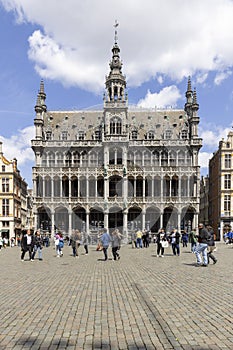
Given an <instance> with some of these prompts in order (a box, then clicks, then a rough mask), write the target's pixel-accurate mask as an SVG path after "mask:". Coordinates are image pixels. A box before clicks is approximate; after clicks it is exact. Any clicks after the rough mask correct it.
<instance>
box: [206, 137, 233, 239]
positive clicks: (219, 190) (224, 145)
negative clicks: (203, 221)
mask: <svg viewBox="0 0 233 350" xmlns="http://www.w3.org/2000/svg"><path fill="white" fill-rule="evenodd" d="M232 157H233V132H232V131H230V132H229V133H228V135H227V138H226V140H224V139H222V140H221V141H220V142H219V148H218V150H217V151H216V152H215V153H214V155H213V157H212V158H211V159H210V161H209V223H210V224H211V226H213V228H214V231H215V232H216V235H217V239H218V240H221V239H222V238H223V234H224V232H225V230H227V229H228V228H233V168H232Z"/></svg>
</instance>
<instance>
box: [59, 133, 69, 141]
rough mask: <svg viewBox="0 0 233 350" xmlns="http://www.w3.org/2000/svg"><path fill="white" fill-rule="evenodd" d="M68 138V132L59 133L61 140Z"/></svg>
mask: <svg viewBox="0 0 233 350" xmlns="http://www.w3.org/2000/svg"><path fill="white" fill-rule="evenodd" d="M67 139H68V132H67V131H62V133H61V140H62V141H67Z"/></svg>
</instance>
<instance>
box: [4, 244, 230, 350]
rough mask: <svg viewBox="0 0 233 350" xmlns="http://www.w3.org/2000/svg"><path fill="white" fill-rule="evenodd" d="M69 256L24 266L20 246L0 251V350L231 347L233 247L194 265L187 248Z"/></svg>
mask: <svg viewBox="0 0 233 350" xmlns="http://www.w3.org/2000/svg"><path fill="white" fill-rule="evenodd" d="M79 251H80V257H79V258H73V256H72V249H71V247H69V246H65V247H64V256H63V257H62V258H57V257H56V254H55V250H54V249H53V246H50V247H49V248H44V249H43V261H39V260H38V259H36V260H35V261H34V262H31V261H29V260H27V259H28V255H27V254H26V257H25V260H26V261H24V262H21V260H20V248H18V247H13V248H6V249H2V251H0V261H1V288H0V300H1V322H0V349H1V350H3V349H12V350H13V349H15V350H16V349H17V350H20V349H32V350H36V349H49V350H53V349H69V350H73V349H87V350H89V349H95V350H97V349H106V350H107V349H111V350H118V349H119V350H123V349H125V350H126V349H130V350H136V349H148V350H153V349H156V350H157V349H158V350H160V349H161V350H162V349H167V350H168V349H176V350H181V349H184V350H191V349H194V350H207V349H209V350H215V349H216V350H217V349H227V350H228V349H233V323H232V306H233V305H232V304H233V302H232V288H233V264H232V261H233V259H232V255H233V246H228V245H225V244H222V243H218V244H217V252H216V253H215V255H216V257H217V259H218V262H217V264H216V265H213V264H212V262H211V263H210V265H209V266H208V267H207V268H197V267H195V261H196V259H195V256H194V255H193V254H191V253H190V247H188V248H181V255H180V256H179V257H178V256H173V255H172V251H171V248H170V247H169V248H166V251H165V257H164V259H161V258H157V257H156V246H155V245H154V244H151V245H150V247H149V248H148V249H145V248H143V249H132V248H131V245H127V246H123V247H122V248H121V250H120V254H121V259H120V260H119V261H113V260H112V259H111V254H110V249H109V260H108V261H106V262H105V261H104V260H103V252H98V251H96V250H95V247H94V246H90V247H89V254H88V255H84V249H83V247H82V246H81V247H80V249H79Z"/></svg>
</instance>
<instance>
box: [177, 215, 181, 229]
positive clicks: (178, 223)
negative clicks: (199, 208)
mask: <svg viewBox="0 0 233 350" xmlns="http://www.w3.org/2000/svg"><path fill="white" fill-rule="evenodd" d="M180 218H181V215H180V212H178V214H177V221H178V222H177V229H178V231H179V232H180Z"/></svg>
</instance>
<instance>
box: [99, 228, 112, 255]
mask: <svg viewBox="0 0 233 350" xmlns="http://www.w3.org/2000/svg"><path fill="white" fill-rule="evenodd" d="M100 241H101V244H102V246H103V252H104V260H105V261H106V260H108V247H109V244H110V242H111V236H110V234H109V233H108V230H107V229H106V228H104V229H103V234H102V236H101V237H100Z"/></svg>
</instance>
